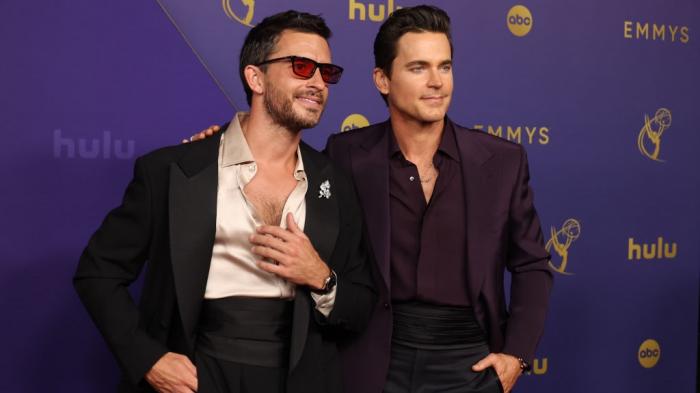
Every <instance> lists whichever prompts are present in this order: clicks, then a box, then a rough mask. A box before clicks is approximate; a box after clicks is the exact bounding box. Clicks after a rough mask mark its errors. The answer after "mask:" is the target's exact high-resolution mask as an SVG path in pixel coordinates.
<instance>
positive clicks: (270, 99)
mask: <svg viewBox="0 0 700 393" xmlns="http://www.w3.org/2000/svg"><path fill="white" fill-rule="evenodd" d="M264 103H265V109H266V110H267V113H268V114H269V115H270V117H271V118H272V121H273V122H275V124H277V125H279V126H282V127H284V128H286V129H288V130H289V131H292V132H299V131H301V130H303V129H307V128H313V127H315V126H316V125H317V124H318V122H319V121H320V120H321V115H322V114H323V109H321V111H320V113H319V114H318V117H317V118H315V119H308V118H304V117H302V116H299V115H298V114H297V113H296V112H294V110H293V109H292V104H293V102H292V100H289V99H287V98H286V97H285V96H284V94H283V93H282V92H281V91H280V90H278V89H276V88H274V87H272V86H270V85H268V86H267V94H265V97H264Z"/></svg>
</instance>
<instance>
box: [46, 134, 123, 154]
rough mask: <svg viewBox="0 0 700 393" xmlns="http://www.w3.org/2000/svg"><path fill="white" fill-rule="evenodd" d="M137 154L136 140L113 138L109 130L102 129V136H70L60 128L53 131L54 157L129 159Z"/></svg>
mask: <svg viewBox="0 0 700 393" xmlns="http://www.w3.org/2000/svg"><path fill="white" fill-rule="evenodd" d="M135 154H136V141H134V140H131V139H130V140H126V141H123V140H120V139H112V133H111V132H109V131H102V137H101V138H70V137H66V136H63V134H62V132H61V130H60V129H57V130H54V131H53V156H54V158H86V159H98V158H101V159H105V160H109V159H111V158H116V159H120V160H128V159H131V158H134V155H135Z"/></svg>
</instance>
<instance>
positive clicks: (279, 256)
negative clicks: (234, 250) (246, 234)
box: [250, 246, 289, 265]
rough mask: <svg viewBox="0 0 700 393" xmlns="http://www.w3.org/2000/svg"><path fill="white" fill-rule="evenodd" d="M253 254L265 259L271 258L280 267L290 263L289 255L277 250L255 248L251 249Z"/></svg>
mask: <svg viewBox="0 0 700 393" xmlns="http://www.w3.org/2000/svg"><path fill="white" fill-rule="evenodd" d="M250 251H252V252H253V254H257V255H260V256H261V257H263V258H269V259H272V260H273V261H277V262H278V263H279V264H280V265H287V264H288V263H289V261H288V258H287V255H285V254H283V253H281V252H279V251H277V250H275V249H274V248H269V247H262V246H253V248H251V249H250Z"/></svg>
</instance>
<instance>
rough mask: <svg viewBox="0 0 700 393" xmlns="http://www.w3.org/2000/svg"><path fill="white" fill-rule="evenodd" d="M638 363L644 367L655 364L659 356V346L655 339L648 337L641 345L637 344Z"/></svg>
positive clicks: (650, 366)
mask: <svg viewBox="0 0 700 393" xmlns="http://www.w3.org/2000/svg"><path fill="white" fill-rule="evenodd" d="M637 356H638V359H639V364H641V365H642V367H644V368H652V367H654V366H656V363H658V362H659V358H661V347H659V343H658V342H657V341H656V340H652V339H648V340H645V341H644V342H643V343H642V345H640V346H639V352H638V353H637Z"/></svg>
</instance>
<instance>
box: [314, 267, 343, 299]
mask: <svg viewBox="0 0 700 393" xmlns="http://www.w3.org/2000/svg"><path fill="white" fill-rule="evenodd" d="M324 270H325V272H326V273H325V275H324V276H323V278H322V279H321V280H320V283H319V285H314V286H312V287H311V291H312V292H314V293H317V294H320V295H325V294H327V293H329V292H331V291H332V290H333V288H335V285H336V282H337V280H338V278H337V276H336V274H335V272H334V271H333V270H332V269H330V268H329V267H328V266H326V268H325V269H324Z"/></svg>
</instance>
